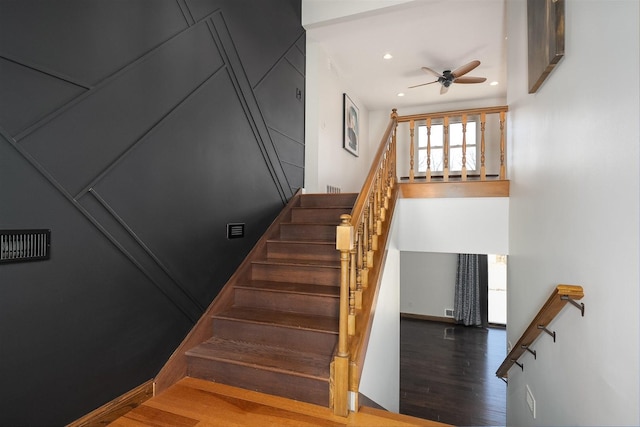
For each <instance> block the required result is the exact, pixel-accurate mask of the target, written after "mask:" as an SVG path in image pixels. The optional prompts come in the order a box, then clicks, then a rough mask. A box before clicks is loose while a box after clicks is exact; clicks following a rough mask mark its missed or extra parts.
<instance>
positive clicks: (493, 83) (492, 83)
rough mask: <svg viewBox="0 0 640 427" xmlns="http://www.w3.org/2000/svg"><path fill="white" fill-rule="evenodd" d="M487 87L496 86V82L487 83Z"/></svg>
mask: <svg viewBox="0 0 640 427" xmlns="http://www.w3.org/2000/svg"><path fill="white" fill-rule="evenodd" d="M489 86H498V82H491V83H489Z"/></svg>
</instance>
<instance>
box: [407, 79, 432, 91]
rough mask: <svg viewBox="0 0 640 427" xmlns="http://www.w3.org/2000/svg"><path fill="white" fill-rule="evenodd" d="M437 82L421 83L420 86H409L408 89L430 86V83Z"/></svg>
mask: <svg viewBox="0 0 640 427" xmlns="http://www.w3.org/2000/svg"><path fill="white" fill-rule="evenodd" d="M437 82H438V81H437V80H434V81H432V82H429V83H422V84H419V85H415V86H409V89H413V88H414V87H420V86H426V85H430V84H432V83H437Z"/></svg>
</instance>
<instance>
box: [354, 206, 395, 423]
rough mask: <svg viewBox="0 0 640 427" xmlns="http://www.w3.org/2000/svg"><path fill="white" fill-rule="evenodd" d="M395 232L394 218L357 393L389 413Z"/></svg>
mask: <svg viewBox="0 0 640 427" xmlns="http://www.w3.org/2000/svg"><path fill="white" fill-rule="evenodd" d="M397 229H398V221H397V217H395V216H394V219H393V220H392V224H391V229H390V230H389V241H388V242H389V243H388V244H387V255H386V261H385V265H384V271H383V273H382V280H381V282H380V290H379V293H378V303H377V305H376V309H375V312H374V318H373V325H372V329H371V336H370V337H369V347H368V349H367V357H366V360H365V362H364V367H363V370H362V377H361V379H360V392H361V393H362V394H364V395H365V396H367V397H368V398H369V399H371V400H373V401H374V402H376V403H377V404H378V405H380V406H382V407H383V408H385V409H386V410H388V411H391V412H399V411H400V251H399V250H398V245H397V240H396V236H397Z"/></svg>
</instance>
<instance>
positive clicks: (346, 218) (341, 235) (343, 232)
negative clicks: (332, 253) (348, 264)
mask: <svg viewBox="0 0 640 427" xmlns="http://www.w3.org/2000/svg"><path fill="white" fill-rule="evenodd" d="M354 240H355V239H354V235H353V226H352V225H351V215H349V214H342V215H340V225H338V226H337V227H336V249H337V250H339V251H351V250H352V249H353V247H354Z"/></svg>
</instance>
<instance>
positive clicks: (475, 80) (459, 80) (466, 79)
mask: <svg viewBox="0 0 640 427" xmlns="http://www.w3.org/2000/svg"><path fill="white" fill-rule="evenodd" d="M486 80H487V78H486V77H471V76H469V77H458V78H457V79H455V80H454V81H453V82H454V83H482V82H484V81H486Z"/></svg>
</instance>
